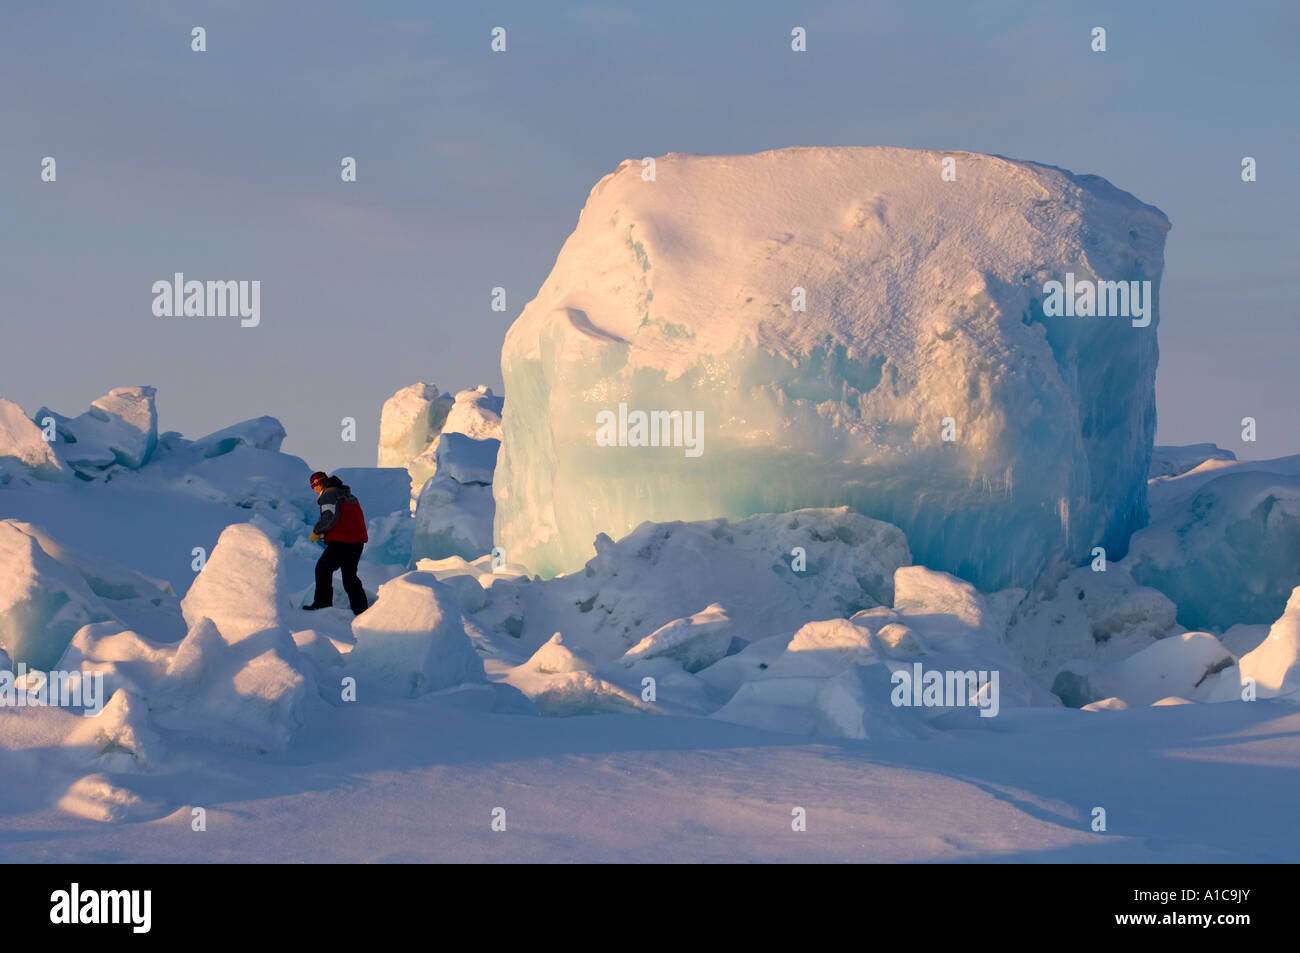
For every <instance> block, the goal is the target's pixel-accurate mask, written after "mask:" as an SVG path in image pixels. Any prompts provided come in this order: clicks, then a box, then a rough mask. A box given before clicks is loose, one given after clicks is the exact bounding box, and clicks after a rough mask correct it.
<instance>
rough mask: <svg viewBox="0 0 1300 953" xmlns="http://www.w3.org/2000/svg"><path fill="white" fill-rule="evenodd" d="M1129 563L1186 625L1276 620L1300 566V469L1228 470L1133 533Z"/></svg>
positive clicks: (1221, 626)
mask: <svg viewBox="0 0 1300 953" xmlns="http://www.w3.org/2000/svg"><path fill="white" fill-rule="evenodd" d="M1182 479H1184V480H1186V479H1187V477H1183V478H1182ZM1124 566H1125V567H1126V568H1127V569H1128V571H1129V572H1130V573H1131V574H1132V576H1133V578H1134V579H1135V580H1137V581H1138V582H1139V583H1141V584H1143V585H1146V586H1151V587H1153V588H1155V589H1159V590H1160V591H1161V592H1163V593H1164V594H1165V595H1167V596H1168V597H1169V598H1170V599H1172V600H1173V601H1174V602H1175V603H1176V604H1177V605H1178V621H1179V622H1180V623H1182V624H1183V625H1185V626H1187V627H1188V628H1189V629H1210V630H1213V631H1218V632H1221V631H1223V630H1225V629H1227V628H1228V627H1230V626H1232V625H1233V624H1235V623H1266V622H1270V621H1272V620H1273V619H1276V618H1277V617H1278V616H1279V615H1281V614H1282V610H1283V607H1284V606H1285V605H1286V602H1287V597H1288V596H1289V595H1290V593H1291V589H1292V587H1293V586H1294V585H1295V580H1296V567H1297V566H1300V475H1296V476H1285V475H1281V474H1277V473H1270V472H1267V471H1262V470H1243V469H1242V468H1240V467H1232V468H1230V469H1228V470H1227V472H1225V473H1224V474H1223V475H1220V476H1218V477H1216V478H1214V479H1210V480H1207V481H1206V482H1204V483H1203V484H1202V485H1201V486H1200V488H1199V489H1197V490H1196V491H1195V492H1194V493H1193V494H1192V495H1191V496H1190V497H1188V498H1187V499H1186V500H1185V502H1183V503H1181V504H1179V505H1175V506H1171V507H1170V508H1169V509H1167V510H1166V512H1165V513H1164V514H1163V515H1162V516H1161V517H1160V518H1159V519H1157V520H1155V521H1153V522H1152V524H1151V525H1150V526H1148V527H1147V528H1146V529H1143V530H1141V531H1140V532H1138V533H1136V534H1135V535H1134V536H1133V539H1132V541H1131V542H1130V544H1129V554H1128V556H1127V558H1126V559H1125V560H1124Z"/></svg>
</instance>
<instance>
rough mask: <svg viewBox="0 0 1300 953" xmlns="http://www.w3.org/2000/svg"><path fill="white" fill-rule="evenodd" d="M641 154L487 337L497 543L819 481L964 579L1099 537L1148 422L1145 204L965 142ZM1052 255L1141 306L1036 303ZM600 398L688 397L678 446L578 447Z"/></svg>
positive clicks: (1010, 569)
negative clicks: (497, 452)
mask: <svg viewBox="0 0 1300 953" xmlns="http://www.w3.org/2000/svg"><path fill="white" fill-rule="evenodd" d="M948 155H951V156H953V157H954V158H955V159H956V169H957V178H956V181H952V182H945V181H944V180H943V179H942V178H941V176H940V173H941V170H942V160H943V159H944V158H945V156H948ZM642 168H643V167H642V164H641V163H640V162H630V161H629V162H625V163H623V164H622V165H621V166H620V167H619V168H618V169H617V170H616V171H615V172H613V173H611V174H610V175H607V176H606V177H605V178H603V179H602V180H601V181H600V182H598V183H597V184H596V186H595V188H594V189H593V190H592V193H591V195H590V197H589V199H588V201H587V204H586V207H585V208H584V209H583V211H582V214H581V216H580V218H579V221H578V225H577V228H576V229H575V231H574V233H573V234H572V235H571V236H570V237H569V239H568V240H567V241H566V242H565V244H564V247H563V248H562V249H561V251H560V254H559V257H558V258H557V260H556V263H555V267H554V269H553V270H552V272H551V274H550V276H549V277H548V278H547V280H546V282H545V283H544V284H543V286H542V288H541V289H540V291H539V292H538V294H537V296H536V298H534V299H533V301H531V302H530V303H529V304H528V306H527V307H526V308H525V309H524V311H523V313H522V314H521V315H520V317H519V319H518V320H517V321H516V322H515V323H514V325H513V326H512V327H511V328H510V330H509V332H508V333H507V336H506V341H505V347H504V350H503V353H502V372H503V375H504V379H505V384H506V391H507V393H508V394H510V395H511V400H510V402H509V404H508V406H507V407H506V409H505V412H504V415H503V432H504V440H503V450H502V455H501V461H500V469H499V472H498V474H497V476H496V479H495V481H494V489H495V495H496V498H497V508H498V515H497V525H496V537H497V538H496V543H497V544H498V545H500V546H502V547H503V548H505V549H506V550H507V551H508V552H510V553H511V558H512V559H515V560H517V561H519V562H522V563H524V564H525V565H528V566H529V568H530V569H532V570H534V571H536V572H540V573H542V574H553V573H555V572H562V571H571V570H574V569H577V568H579V567H580V566H581V565H582V563H583V562H584V561H585V559H587V558H589V556H590V554H591V552H592V540H593V539H594V537H595V536H596V534H597V533H600V532H606V533H608V534H609V535H611V536H613V537H616V538H617V537H618V536H621V535H623V534H625V533H627V532H628V531H630V530H631V529H632V528H634V527H635V526H636V525H638V524H639V523H640V522H641V521H643V520H660V521H663V520H672V519H687V520H692V519H705V518H710V517H717V516H727V517H740V516H746V515H749V514H752V513H755V512H784V511H788V510H792V509H796V508H799V507H807V506H827V505H841V504H848V505H850V506H853V507H854V508H855V509H858V510H859V511H860V512H862V513H865V514H867V515H870V516H873V517H876V518H879V519H885V520H888V521H890V522H893V523H895V524H897V525H899V526H900V527H902V528H903V529H904V531H905V532H906V533H907V534H908V540H909V543H910V545H911V546H912V548H913V551H914V553H915V554H916V555H917V557H918V561H921V562H924V563H925V564H926V565H930V566H933V567H935V568H940V569H944V570H948V571H952V572H955V573H957V574H959V575H961V576H964V577H965V578H968V579H971V580H972V581H974V582H976V583H978V584H979V585H980V586H981V587H982V588H985V589H998V588H1003V587H1005V586H1008V585H1013V584H1017V585H1026V584H1028V583H1030V582H1031V581H1032V580H1033V579H1034V578H1035V577H1036V576H1037V575H1038V574H1039V573H1040V572H1041V571H1042V570H1043V569H1044V568H1045V567H1047V566H1049V565H1051V564H1052V563H1053V562H1054V561H1058V560H1065V561H1069V562H1079V561H1081V560H1082V558H1083V557H1084V556H1085V555H1086V554H1087V552H1088V550H1089V549H1090V548H1091V547H1092V546H1093V545H1098V544H1100V545H1104V546H1106V547H1107V549H1108V551H1110V552H1111V554H1112V556H1114V555H1116V554H1121V553H1122V552H1123V548H1124V541H1125V540H1126V539H1127V537H1128V535H1129V534H1130V533H1131V532H1132V531H1133V530H1134V529H1135V528H1137V527H1138V526H1139V525H1141V523H1142V521H1143V520H1144V518H1145V511H1146V499H1145V493H1146V485H1145V481H1146V477H1147V470H1148V464H1149V462H1150V456H1151V445H1152V439H1153V436H1154V428H1155V411H1154V407H1155V403H1154V381H1155V368H1156V361H1157V347H1156V336H1155V330H1156V326H1157V324H1158V308H1157V301H1156V298H1157V296H1158V287H1159V279H1160V274H1161V270H1162V267H1163V245H1164V236H1165V233H1166V231H1167V230H1168V228H1169V222H1168V220H1167V219H1166V218H1165V216H1164V215H1163V214H1162V213H1161V212H1160V211H1159V210H1158V209H1155V208H1153V207H1152V206H1149V205H1146V204H1144V203H1142V202H1140V201H1138V200H1137V199H1135V198H1134V197H1133V196H1131V195H1129V194H1128V193H1126V192H1123V191H1121V190H1119V189H1117V188H1115V187H1114V186H1112V185H1110V183H1108V182H1106V181H1105V180H1104V179H1101V178H1098V177H1096V176H1087V175H1074V174H1072V173H1070V172H1067V171H1065V170H1061V169H1056V168H1052V167H1049V166H1044V165H1039V164H1035V163H1030V162H1020V161H1013V160H1009V159H1004V158H1000V157H996V156H986V155H977V154H972V153H937V152H928V151H922V150H909V149H895V148H800V149H783V150H778V151H773V152H764V153H759V154H756V155H746V156H694V155H679V154H670V155H668V156H664V157H661V158H659V159H658V160H657V162H656V167H655V175H654V178H653V180H647V178H646V177H644V176H643V175H642ZM1067 275H1073V279H1070V280H1072V281H1076V282H1087V281H1092V282H1095V281H1100V280H1106V281H1150V282H1151V294H1152V301H1151V305H1152V316H1151V321H1150V324H1149V325H1147V326H1145V327H1135V326H1134V323H1133V321H1131V320H1129V319H1127V318H1124V317H1104V318H1102V317H1093V318H1082V317H1050V316H1046V315H1045V314H1044V310H1043V303H1044V300H1045V299H1046V297H1047V295H1046V292H1045V290H1044V286H1045V284H1046V283H1047V282H1049V281H1064V280H1066V276H1067ZM620 404H626V406H627V408H628V409H629V411H633V410H645V411H653V410H661V411H667V412H672V411H681V412H683V413H687V414H693V413H696V412H702V414H703V427H704V431H705V439H704V442H703V447H704V449H703V453H702V454H701V455H699V456H698V457H695V458H692V457H690V456H688V455H686V454H684V453H683V452H682V450H681V449H679V448H677V447H667V448H666V447H647V446H635V445H622V446H618V447H611V446H602V445H600V444H599V443H598V442H597V440H596V439H595V436H596V430H597V427H596V422H597V421H596V415H597V414H599V413H600V412H602V411H610V412H615V411H618V410H619V405H620ZM945 433H947V434H949V435H950V437H951V439H945ZM626 443H628V444H631V443H632V441H630V440H629V441H627V442H626ZM670 451H671V452H670Z"/></svg>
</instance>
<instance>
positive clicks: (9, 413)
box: [0, 398, 68, 482]
mask: <svg viewBox="0 0 1300 953" xmlns="http://www.w3.org/2000/svg"><path fill="white" fill-rule="evenodd" d="M4 460H11V461H14V462H16V463H18V464H20V465H21V466H22V467H24V468H25V469H26V470H28V471H30V472H31V474H32V475H33V476H34V477H36V478H37V479H41V480H66V479H67V478H68V471H67V469H66V468H65V467H64V466H63V463H62V461H60V460H59V458H58V456H57V455H56V454H55V452H54V448H53V446H52V445H51V444H50V443H49V442H48V441H47V440H46V439H45V436H44V434H43V433H42V431H41V428H40V427H38V426H37V425H36V424H34V423H32V422H31V421H30V420H28V419H27V416H26V415H25V414H24V413H23V409H22V408H21V407H19V406H18V405H17V404H15V403H14V402H13V401H11V400H4V399H3V398H0V461H4ZM5 482H7V481H5Z"/></svg>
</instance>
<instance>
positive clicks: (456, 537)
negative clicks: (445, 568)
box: [411, 473, 496, 563]
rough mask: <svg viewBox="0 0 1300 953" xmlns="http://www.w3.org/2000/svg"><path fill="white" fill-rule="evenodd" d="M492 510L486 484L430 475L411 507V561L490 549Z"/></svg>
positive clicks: (473, 555) (474, 555)
mask: <svg viewBox="0 0 1300 953" xmlns="http://www.w3.org/2000/svg"><path fill="white" fill-rule="evenodd" d="M495 512H496V505H495V503H494V502H493V500H492V488H491V487H490V486H485V485H474V484H471V485H468V486H467V485H465V484H463V483H460V482H458V481H456V480H454V479H452V478H451V477H450V476H448V475H446V474H442V473H439V474H437V475H435V476H433V477H432V478H430V479H429V480H428V481H427V482H426V483H425V484H424V488H423V489H422V490H421V491H420V498H419V500H418V501H417V503H416V506H415V528H414V532H413V535H412V539H411V562H412V563H418V562H419V561H420V560H422V559H445V558H448V557H451V556H460V557H462V558H464V559H475V558H477V557H479V556H483V555H485V554H487V553H488V552H490V551H491V549H492V520H493V517H494V514H495Z"/></svg>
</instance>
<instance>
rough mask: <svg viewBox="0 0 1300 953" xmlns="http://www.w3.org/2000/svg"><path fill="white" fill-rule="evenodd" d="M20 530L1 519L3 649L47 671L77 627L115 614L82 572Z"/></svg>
mask: <svg viewBox="0 0 1300 953" xmlns="http://www.w3.org/2000/svg"><path fill="white" fill-rule="evenodd" d="M21 526H22V524H19V523H17V522H15V521H14V520H4V521H0V579H3V580H4V585H3V587H2V588H0V648H3V649H4V651H5V652H6V653H7V654H8V655H9V657H10V658H11V659H12V660H13V663H14V664H15V665H17V664H19V663H23V664H26V665H27V666H28V667H29V668H32V669H36V670H39V671H48V670H49V669H50V668H51V667H53V666H54V664H55V663H56V662H58V660H59V657H60V656H61V655H62V654H63V652H64V649H66V648H67V647H68V643H69V642H71V641H72V637H73V636H74V635H75V634H76V632H77V630H78V629H80V628H81V627H82V626H84V625H87V624H88V623H91V622H100V621H104V620H107V619H111V618H112V615H111V613H110V612H109V611H108V610H107V609H106V607H105V606H104V604H103V602H101V601H100V599H99V598H98V597H97V596H96V595H95V594H94V593H93V592H92V591H91V589H90V587H89V586H88V585H87V584H86V580H85V579H83V578H82V577H81V575H80V574H79V573H77V572H76V571H74V570H72V569H69V568H68V567H67V566H65V565H63V564H62V563H60V562H58V561H57V560H56V559H54V557H52V556H50V555H49V554H48V553H46V552H45V550H43V549H42V548H41V546H40V543H39V542H38V541H37V540H36V538H35V537H33V536H31V535H29V534H28V533H25V532H23V530H22V528H21Z"/></svg>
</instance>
